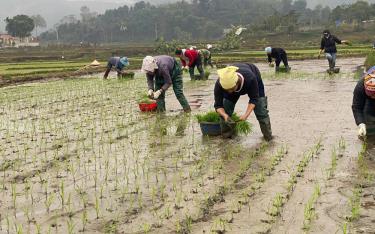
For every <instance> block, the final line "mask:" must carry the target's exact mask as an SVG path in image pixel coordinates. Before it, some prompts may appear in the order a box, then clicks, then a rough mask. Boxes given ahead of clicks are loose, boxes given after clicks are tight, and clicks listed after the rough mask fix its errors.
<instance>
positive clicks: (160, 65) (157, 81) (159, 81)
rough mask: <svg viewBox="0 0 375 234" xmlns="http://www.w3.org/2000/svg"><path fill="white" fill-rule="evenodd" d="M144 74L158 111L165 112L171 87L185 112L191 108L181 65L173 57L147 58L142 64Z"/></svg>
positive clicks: (148, 93)
mask: <svg viewBox="0 0 375 234" xmlns="http://www.w3.org/2000/svg"><path fill="white" fill-rule="evenodd" d="M142 72H144V73H146V76H147V84H148V92H147V95H148V96H149V97H150V98H153V99H156V100H157V104H158V109H157V110H158V111H159V112H165V110H166V108H165V92H166V91H167V90H168V88H169V87H170V86H173V91H174V93H175V95H176V98H177V100H178V101H179V102H180V104H181V106H182V108H183V110H184V111H185V112H190V111H191V108H190V105H189V103H188V101H187V100H186V97H185V95H184V92H183V79H182V69H181V65H180V64H179V63H178V62H177V61H176V59H174V58H173V57H170V56H167V55H161V56H155V57H153V56H146V57H145V58H144V59H143V63H142Z"/></svg>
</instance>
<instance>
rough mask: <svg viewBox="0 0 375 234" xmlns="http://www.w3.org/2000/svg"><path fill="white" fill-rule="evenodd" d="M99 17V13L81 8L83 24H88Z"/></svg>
mask: <svg viewBox="0 0 375 234" xmlns="http://www.w3.org/2000/svg"><path fill="white" fill-rule="evenodd" d="M97 15H98V13H97V12H91V11H90V8H88V7H87V6H83V7H81V18H82V22H84V23H87V22H89V21H91V20H93V19H95V17H97Z"/></svg>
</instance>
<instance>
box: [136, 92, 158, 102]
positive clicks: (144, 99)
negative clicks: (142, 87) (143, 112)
mask: <svg viewBox="0 0 375 234" xmlns="http://www.w3.org/2000/svg"><path fill="white" fill-rule="evenodd" d="M155 102H156V101H155V100H153V99H150V98H149V97H148V96H147V94H142V95H141V96H140V98H139V99H138V103H139V104H140V103H142V104H152V103H155Z"/></svg>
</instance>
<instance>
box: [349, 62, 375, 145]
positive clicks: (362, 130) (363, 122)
mask: <svg viewBox="0 0 375 234" xmlns="http://www.w3.org/2000/svg"><path fill="white" fill-rule="evenodd" d="M352 110H353V115H354V118H355V122H356V124H357V125H358V136H359V137H360V138H362V139H363V138H365V137H366V136H367V135H375V66H374V67H372V68H371V69H370V70H368V71H367V73H366V74H365V76H364V77H363V78H362V79H360V80H359V81H358V83H357V86H356V87H355V89H354V96H353V104H352Z"/></svg>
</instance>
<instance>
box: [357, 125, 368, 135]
mask: <svg viewBox="0 0 375 234" xmlns="http://www.w3.org/2000/svg"><path fill="white" fill-rule="evenodd" d="M358 127H359V128H358V136H359V137H365V136H366V135H367V131H366V124H364V123H361V124H360V125H358Z"/></svg>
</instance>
